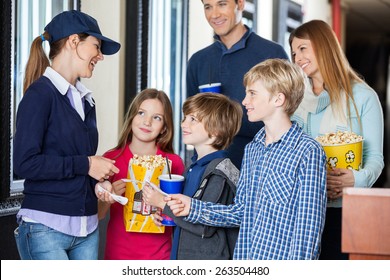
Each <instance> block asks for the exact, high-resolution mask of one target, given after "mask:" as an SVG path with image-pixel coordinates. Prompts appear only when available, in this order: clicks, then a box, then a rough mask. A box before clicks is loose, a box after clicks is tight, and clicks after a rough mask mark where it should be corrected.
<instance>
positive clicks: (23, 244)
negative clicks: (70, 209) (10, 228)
mask: <svg viewBox="0 0 390 280" xmlns="http://www.w3.org/2000/svg"><path fill="white" fill-rule="evenodd" d="M14 235H15V240H16V245H17V247H18V251H19V255H20V258H21V259H22V260H97V258H98V251H99V229H98V228H97V229H96V230H95V231H94V232H92V233H91V234H89V235H88V236H86V237H75V236H71V235H67V234H64V233H61V232H59V231H56V230H54V229H52V228H49V227H47V226H45V225H42V224H39V223H29V222H25V221H22V223H21V224H20V225H19V227H18V228H16V229H15V231H14Z"/></svg>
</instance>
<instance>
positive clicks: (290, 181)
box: [166, 59, 326, 260]
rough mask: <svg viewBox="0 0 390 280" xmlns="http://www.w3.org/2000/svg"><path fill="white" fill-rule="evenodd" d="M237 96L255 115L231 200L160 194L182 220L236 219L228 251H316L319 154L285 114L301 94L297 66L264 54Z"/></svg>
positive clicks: (286, 255) (266, 254)
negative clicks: (231, 247) (241, 96)
mask: <svg viewBox="0 0 390 280" xmlns="http://www.w3.org/2000/svg"><path fill="white" fill-rule="evenodd" d="M244 85H245V86H246V96H245V98H244V100H243V101H242V104H243V105H244V106H245V109H246V111H247V115H248V119H249V121H251V122H255V121H263V122H264V127H263V128H262V129H260V131H259V132H258V133H257V134H256V136H255V137H254V139H253V141H252V142H250V143H249V144H248V145H247V146H246V148H245V153H244V159H243V165H242V169H241V173H240V178H239V181H238V185H237V195H236V197H235V199H234V204H232V205H229V206H226V205H221V204H214V203H210V202H203V201H199V200H195V199H191V198H189V197H186V196H184V195H181V194H177V195H171V196H170V197H171V200H169V197H168V198H166V200H167V204H168V206H170V208H171V210H172V212H173V213H174V214H175V215H177V216H187V217H186V218H185V220H186V221H189V222H193V223H201V224H205V225H212V226H225V227H234V226H236V227H237V226H240V232H239V236H238V239H237V243H236V246H235V250H234V255H233V258H234V259H240V260H242V259H261V260H270V259H273V260H277V259H283V260H291V259H295V260H300V259H318V257H319V254H320V242H321V235H322V231H323V227H324V223H325V211H326V158H325V154H324V151H323V149H322V147H321V146H320V144H319V143H318V142H316V141H315V140H314V139H313V138H311V137H309V136H308V135H307V134H305V133H304V132H303V131H302V130H301V129H300V128H299V126H298V125H297V123H295V122H291V120H290V116H291V115H292V114H293V113H294V111H295V110H296V108H297V107H298V105H299V103H300V102H301V101H302V98H303V92H304V80H303V73H302V71H301V69H299V68H298V67H296V66H295V65H293V64H292V63H289V62H288V61H287V60H282V59H270V60H267V61H264V62H262V63H260V64H258V65H256V66H255V67H253V68H252V69H251V70H250V71H249V72H248V73H247V74H246V75H245V77H244Z"/></svg>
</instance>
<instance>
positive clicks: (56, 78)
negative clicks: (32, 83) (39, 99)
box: [43, 67, 95, 107]
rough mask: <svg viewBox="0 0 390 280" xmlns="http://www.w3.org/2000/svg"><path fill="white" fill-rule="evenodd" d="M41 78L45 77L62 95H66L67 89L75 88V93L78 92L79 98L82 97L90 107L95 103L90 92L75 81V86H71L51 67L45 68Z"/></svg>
mask: <svg viewBox="0 0 390 280" xmlns="http://www.w3.org/2000/svg"><path fill="white" fill-rule="evenodd" d="M43 76H45V77H47V78H48V79H49V80H50V81H51V82H52V83H53V85H54V86H55V87H56V88H57V89H58V91H59V92H60V93H61V94H62V95H66V93H67V92H68V89H69V87H70V88H73V89H74V88H76V89H77V91H78V92H80V96H81V98H83V97H84V99H85V100H87V101H88V103H89V104H90V105H91V107H93V106H94V105H95V102H94V101H93V99H92V91H91V90H89V89H87V88H86V87H85V86H84V85H83V84H82V83H81V82H80V81H77V82H76V86H73V85H71V84H70V83H69V82H68V81H67V80H65V78H64V77H62V76H61V75H60V74H59V73H58V72H57V71H55V70H54V69H53V68H51V67H47V68H46V70H45V73H43Z"/></svg>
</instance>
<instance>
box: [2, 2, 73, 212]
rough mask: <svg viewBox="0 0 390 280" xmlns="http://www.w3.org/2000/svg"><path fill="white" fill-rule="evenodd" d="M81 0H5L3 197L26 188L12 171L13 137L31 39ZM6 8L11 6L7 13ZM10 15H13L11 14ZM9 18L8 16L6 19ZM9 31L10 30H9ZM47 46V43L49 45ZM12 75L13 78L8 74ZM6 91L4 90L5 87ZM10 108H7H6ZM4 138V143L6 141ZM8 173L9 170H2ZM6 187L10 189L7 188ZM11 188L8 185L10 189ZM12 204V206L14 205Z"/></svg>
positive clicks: (5, 206) (5, 208)
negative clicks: (7, 162)
mask: <svg viewBox="0 0 390 280" xmlns="http://www.w3.org/2000/svg"><path fill="white" fill-rule="evenodd" d="M78 3H79V1H78V0H34V1H30V0H13V1H10V2H8V1H7V4H4V7H3V11H2V14H1V15H2V24H3V25H9V26H10V33H11V34H10V35H9V37H8V39H4V37H3V36H2V40H5V42H2V45H4V49H6V51H5V52H4V54H2V58H1V59H2V61H3V60H4V61H6V62H7V64H8V65H9V67H10V69H9V73H10V74H7V75H3V76H2V78H1V79H2V81H1V82H2V83H4V84H7V85H9V86H7V88H8V89H9V92H2V93H3V94H4V95H8V96H4V95H3V97H2V103H4V102H6V103H7V104H5V105H4V107H3V106H2V110H3V109H8V108H9V109H10V110H9V111H8V112H9V115H8V113H7V114H6V115H7V116H4V118H2V119H1V122H2V124H1V125H2V127H3V125H4V128H5V129H9V133H4V134H7V135H9V138H7V139H6V137H2V138H1V140H2V148H1V149H2V150H1V151H2V153H3V154H5V153H6V154H7V157H6V160H8V161H9V164H7V165H5V166H6V168H7V172H8V174H9V176H10V177H9V178H7V179H4V178H2V179H1V180H2V181H1V188H2V190H1V192H0V193H1V197H0V198H1V201H5V200H6V199H7V198H8V197H9V198H12V197H18V196H19V195H20V194H21V192H22V191H23V180H21V179H20V178H17V177H16V176H14V175H13V172H12V170H13V166H12V138H13V134H14V131H15V116H16V110H17V107H18V104H19V102H20V100H21V98H22V96H23V79H24V71H25V65H26V63H27V60H28V56H29V51H30V45H31V43H32V41H33V40H34V39H35V38H36V37H37V36H39V35H40V34H41V33H43V31H44V27H45V26H46V24H47V23H48V22H49V21H50V20H51V19H52V18H53V17H54V16H55V15H57V14H58V13H61V12H62V11H65V10H71V9H76V8H78V7H79V6H78ZM5 9H7V10H8V9H9V11H10V13H9V14H7V13H6V11H5ZM10 15H11V16H10ZM5 19H6V20H5ZM8 34H9V33H8ZM46 47H48V46H46ZM9 76H10V79H8V77H9ZM2 91H3V90H2ZM3 111H7V110H3ZM3 142H4V143H3ZM2 174H6V172H4V173H2ZM5 188H7V189H5ZM8 188H9V189H8ZM8 205H9V201H8V204H7V205H5V204H3V203H0V215H1V214H2V213H3V212H6V211H9V209H8V208H10V207H8ZM11 207H13V206H12V205H11Z"/></svg>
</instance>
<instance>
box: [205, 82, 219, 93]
mask: <svg viewBox="0 0 390 280" xmlns="http://www.w3.org/2000/svg"><path fill="white" fill-rule="evenodd" d="M199 92H213V93H221V92H222V90H221V83H212V84H205V85H201V86H199Z"/></svg>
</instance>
